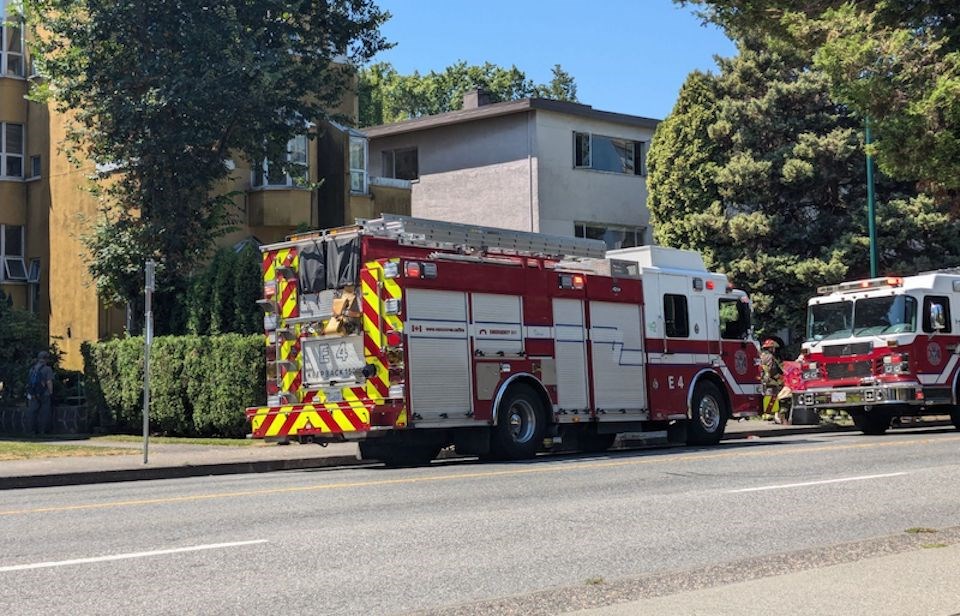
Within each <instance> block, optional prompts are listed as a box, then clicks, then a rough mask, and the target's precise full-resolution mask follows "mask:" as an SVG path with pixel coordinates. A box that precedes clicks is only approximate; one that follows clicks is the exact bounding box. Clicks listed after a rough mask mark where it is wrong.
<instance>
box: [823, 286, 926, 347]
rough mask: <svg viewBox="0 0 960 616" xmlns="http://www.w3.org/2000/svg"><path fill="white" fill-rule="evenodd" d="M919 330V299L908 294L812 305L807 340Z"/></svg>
mask: <svg viewBox="0 0 960 616" xmlns="http://www.w3.org/2000/svg"><path fill="white" fill-rule="evenodd" d="M916 330H917V300H915V299H914V298H912V297H910V296H909V295H888V296H886V297H867V298H863V299H858V300H856V301H841V302H831V303H828V304H813V305H811V306H810V308H809V310H808V312H807V339H808V340H814V341H819V340H829V339H836V338H846V337H854V338H857V337H861V336H877V335H880V334H893V333H902V332H915V331H916Z"/></svg>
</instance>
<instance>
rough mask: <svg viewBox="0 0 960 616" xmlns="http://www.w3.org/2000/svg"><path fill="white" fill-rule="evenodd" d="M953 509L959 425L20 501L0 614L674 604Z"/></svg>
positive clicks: (6, 504)
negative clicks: (714, 580)
mask: <svg viewBox="0 0 960 616" xmlns="http://www.w3.org/2000/svg"><path fill="white" fill-rule="evenodd" d="M958 503H960V433H958V432H956V431H955V430H952V429H929V428H928V429H917V430H905V431H897V432H893V433H890V434H888V435H885V436H883V437H866V436H862V435H858V434H851V433H846V434H827V435H815V436H795V437H782V438H777V439H764V440H746V441H740V442H725V443H723V444H721V445H720V446H717V447H714V448H709V449H692V448H682V449H662V450H647V451H640V452H624V453H616V454H610V455H602V456H589V457H588V456H572V455H571V456H554V457H549V458H542V459H538V460H536V461H533V462H529V463H514V464H479V463H474V462H471V461H462V460H460V461H453V462H447V463H434V464H433V465H432V466H431V467H429V468H423V469H407V470H388V469H381V468H348V469H340V470H324V471H290V472H284V473H273V474H263V475H236V476H228V477H212V478H195V479H178V480H165V481H144V482H135V483H124V484H105V485H91V486H76V487H69V488H42V489H33V490H12V491H5V492H2V493H0V537H2V538H3V548H2V549H0V606H2V612H3V613H4V614H238V613H264V612H270V613H278V614H298V613H300V614H401V613H408V612H415V611H428V612H430V613H448V614H474V613H491V614H493V613H505V612H507V611H513V612H515V613H558V612H562V611H565V610H567V609H575V608H578V607H584V605H585V604H584V603H583V602H582V601H579V599H578V597H579V596H580V595H581V594H590V595H591V596H592V597H593V599H592V600H593V601H594V603H593V605H596V601H597V600H598V599H597V597H601V599H600V600H601V601H603V599H602V595H603V590H602V589H603V588H609V589H610V590H609V592H610V593H616V592H624V589H625V588H627V586H624V585H623V584H620V585H618V584H616V583H615V582H617V581H618V580H626V581H628V580H632V579H637V578H638V576H640V577H642V576H647V579H648V580H649V579H655V580H656V581H657V582H656V583H659V584H663V585H665V590H664V591H663V592H668V593H669V592H681V591H683V590H685V589H686V588H687V587H697V586H699V587H703V586H705V585H706V586H709V585H710V583H711V576H725V578H724V579H731V576H733V579H735V578H736V576H738V575H743V576H745V577H749V576H752V577H754V578H755V577H757V576H763V575H766V574H768V573H769V574H773V573H778V572H783V571H785V570H789V569H790V567H792V566H807V567H809V566H811V564H810V563H811V561H812V560H813V561H815V560H817V559H820V558H823V559H824V560H830V559H832V560H833V561H834V562H842V561H844V560H846V561H850V560H856V559H858V558H863V557H865V555H866V556H869V555H870V552H871V550H873V551H878V550H879V551H881V552H882V551H883V550H884V549H889V547H888V548H885V547H883V546H884V545H888V546H889V545H890V542H891V541H893V542H894V543H895V542H896V537H902V536H904V531H905V530H906V529H910V528H933V529H948V528H951V527H956V526H958V525H960V508H958ZM947 534H949V533H947ZM944 536H947V535H944ZM958 536H960V534H958ZM891 537H892V538H893V539H889V540H888V539H886V538H891ZM951 541H952V540H951ZM838 559H839V560H838ZM801 561H802V562H801ZM804 563H805V564H804ZM814 564H815V563H814ZM657 574H662V575H659V577H653V578H651V577H650V576H657ZM598 588H599V589H600V590H598ZM503 597H510V599H509V600H507V603H504V602H503V600H502V599H501V598H503ZM498 600H500V603H497V601H498ZM616 600H622V597H619V598H618V597H613V596H611V597H610V602H613V601H616ZM784 613H790V612H789V610H785V611H784Z"/></svg>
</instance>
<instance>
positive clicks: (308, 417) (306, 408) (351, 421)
mask: <svg viewBox="0 0 960 616" xmlns="http://www.w3.org/2000/svg"><path fill="white" fill-rule="evenodd" d="M370 413H371V407H369V406H367V405H364V404H362V403H346V402H343V403H326V404H297V405H290V406H262V407H253V408H248V409H247V410H246V415H247V419H248V420H249V421H250V428H251V430H250V432H251V434H250V436H252V437H253V438H262V439H267V440H285V439H290V438H310V439H317V440H331V441H336V440H350V439H357V438H362V437H363V436H364V435H366V434H367V433H368V432H369V431H370Z"/></svg>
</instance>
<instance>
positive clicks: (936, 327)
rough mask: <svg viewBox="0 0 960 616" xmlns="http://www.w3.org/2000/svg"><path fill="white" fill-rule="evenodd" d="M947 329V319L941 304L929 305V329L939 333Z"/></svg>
mask: <svg viewBox="0 0 960 616" xmlns="http://www.w3.org/2000/svg"><path fill="white" fill-rule="evenodd" d="M946 328H947V319H946V315H945V313H944V310H943V306H942V305H941V304H934V303H931V304H930V329H932V330H933V331H940V330H941V329H946Z"/></svg>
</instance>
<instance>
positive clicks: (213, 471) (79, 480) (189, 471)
mask: <svg viewBox="0 0 960 616" xmlns="http://www.w3.org/2000/svg"><path fill="white" fill-rule="evenodd" d="M361 464H371V462H369V461H367V460H358V459H357V458H356V456H328V457H320V458H298V459H293V460H258V461H256V462H227V463H216V464H188V465H183V466H156V467H145V468H129V469H122V470H109V471H84V472H80V473H56V474H50V475H27V476H21V477H0V490H15V489H23V488H49V487H55V486H77V485H87V484H96V483H118V482H122V481H145V480H150V479H182V478H185V477H204V476H211V475H239V474H245V473H271V472H274V471H292V470H304V469H313V468H329V467H345V466H358V465H361Z"/></svg>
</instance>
